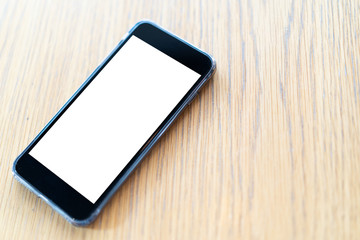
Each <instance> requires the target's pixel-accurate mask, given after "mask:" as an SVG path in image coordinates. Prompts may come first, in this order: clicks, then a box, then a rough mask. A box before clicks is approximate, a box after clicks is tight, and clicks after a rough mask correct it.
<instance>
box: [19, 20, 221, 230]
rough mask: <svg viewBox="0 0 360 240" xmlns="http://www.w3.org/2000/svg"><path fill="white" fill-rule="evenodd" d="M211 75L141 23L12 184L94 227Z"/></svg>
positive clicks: (196, 56)
mask: <svg viewBox="0 0 360 240" xmlns="http://www.w3.org/2000/svg"><path fill="white" fill-rule="evenodd" d="M214 71H215V61H214V59H213V58H212V57H211V56H210V55H208V54H207V53H205V52H203V51H201V50H199V49H198V48H196V47H194V46H192V45H191V44H189V43H187V42H186V41H184V40H182V39H180V38H179V37H177V36H175V35H173V34H171V33H169V32H168V31H166V30H164V29H162V28H161V27H159V26H158V25H156V24H154V23H152V22H150V21H141V22H139V23H137V24H136V25H135V26H134V27H133V28H132V29H131V30H130V31H129V32H128V33H127V34H126V35H125V37H124V38H123V39H122V40H121V41H120V43H119V44H118V45H117V46H116V47H115V49H114V50H113V51H112V52H111V53H110V55H109V56H108V57H107V58H106V59H105V60H104V61H103V62H102V63H101V64H100V66H98V67H97V68H96V69H95V71H94V72H93V73H92V74H91V75H90V76H89V78H88V79H87V80H86V81H85V82H84V83H83V84H82V86H81V87H80V88H79V89H78V90H77V91H76V92H75V94H74V95H73V96H72V97H71V98H70V99H69V100H68V101H67V102H66V103H65V105H64V106H63V107H62V108H61V109H60V111H59V112H58V113H57V114H56V115H55V116H54V117H53V118H52V119H51V121H50V122H49V123H48V124H47V125H46V126H45V127H44V129H43V130H42V131H41V132H40V133H39V134H38V135H37V136H36V138H35V139H34V140H33V141H32V142H31V143H30V145H29V146H28V147H27V148H26V149H25V150H24V151H23V152H22V153H21V154H20V156H19V157H18V158H17V159H16V160H15V162H14V165H13V173H14V176H15V178H16V179H18V180H19V181H20V182H21V183H22V184H24V185H25V186H26V187H28V188H29V189H30V190H31V191H33V192H34V193H35V194H37V195H38V196H39V197H40V198H41V199H43V200H45V202H47V203H48V204H49V205H50V206H51V207H52V208H53V209H55V210H56V211H57V212H59V213H60V214H61V215H62V216H64V217H65V218H66V219H67V220H68V221H69V222H71V223H72V224H74V225H79V226H82V225H87V224H89V223H91V222H92V221H93V220H94V219H95V217H96V216H97V215H98V214H99V212H100V211H101V209H102V208H103V207H104V206H105V204H106V203H107V202H108V201H109V199H110V198H111V196H112V195H113V194H114V193H115V191H116V190H117V189H118V188H119V187H120V186H121V184H122V183H123V182H124V181H125V180H126V179H127V177H128V176H129V175H130V174H131V172H132V171H134V169H135V167H136V166H137V165H138V164H139V163H140V162H141V160H142V159H143V158H144V156H145V155H146V153H147V152H149V150H150V149H151V148H152V147H153V146H154V144H155V143H156V142H157V141H158V139H159V138H160V137H161V136H162V135H163V134H164V132H165V130H166V129H168V128H169V126H170V124H171V123H172V122H173V121H174V120H175V119H176V117H177V116H179V114H180V113H181V111H182V110H183V109H184V108H185V107H186V106H187V105H188V104H189V103H190V102H191V100H192V99H193V98H194V97H195V96H196V94H197V92H198V91H199V89H200V88H201V87H202V86H203V85H204V84H205V83H206V82H207V81H208V80H209V79H210V78H211V76H212V75H213V73H214Z"/></svg>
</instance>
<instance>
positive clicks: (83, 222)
mask: <svg viewBox="0 0 360 240" xmlns="http://www.w3.org/2000/svg"><path fill="white" fill-rule="evenodd" d="M57 212H59V211H57ZM100 212H101V209H99V208H97V209H96V210H95V211H94V212H93V213H92V214H90V216H89V217H87V218H84V219H76V218H72V217H70V216H69V215H67V214H62V213H61V212H59V213H60V214H61V215H62V216H63V217H64V218H65V219H66V221H68V222H69V223H71V224H72V225H73V226H75V227H87V226H89V225H90V224H92V223H93V222H94V221H95V219H96V218H97V216H98V215H99V214H100Z"/></svg>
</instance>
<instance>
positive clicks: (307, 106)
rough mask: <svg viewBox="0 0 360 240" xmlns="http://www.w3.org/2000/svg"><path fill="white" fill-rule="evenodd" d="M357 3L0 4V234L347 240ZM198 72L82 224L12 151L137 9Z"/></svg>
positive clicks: (354, 177)
mask: <svg viewBox="0 0 360 240" xmlns="http://www.w3.org/2000/svg"><path fill="white" fill-rule="evenodd" d="M359 16H360V1H357V0H339V1H331V0H328V1H315V0H312V1H310V0H292V1H266V0H246V1H241V0H240V1H232V0H229V1H218V0H213V1H205V0H202V1H155V0H154V1H152V0H151V1H148V0H131V1H130V0H127V1H95V0H90V1H80V0H52V1H40V0H19V1H11V0H0V238H1V239H27V238H31V239H32V238H36V239H360V39H359V37H360V17H359ZM144 18H147V19H151V20H153V21H155V22H157V23H158V24H160V25H162V26H163V27H164V28H166V29H168V30H170V31H171V32H173V33H175V34H177V35H178V36H180V37H182V38H184V39H186V40H188V41H189V42H191V43H193V44H194V45H195V46H198V47H200V48H202V49H203V50H205V51H207V52H209V53H210V54H212V55H213V56H214V58H215V59H216V60H217V72H216V74H215V76H214V78H213V80H212V81H211V82H210V84H208V85H207V86H206V87H205V88H204V89H203V90H202V91H201V93H200V94H199V97H198V98H196V99H195V101H194V102H193V103H192V105H191V106H190V107H189V108H188V109H186V110H185V112H184V113H183V114H182V115H181V117H180V118H179V119H178V120H177V121H176V123H175V124H174V125H173V126H172V127H171V129H170V130H169V131H168V132H167V133H166V135H165V136H164V137H163V138H162V139H161V140H160V141H159V143H158V144H157V145H156V146H155V147H154V149H153V150H152V151H151V152H150V154H149V155H148V156H147V157H146V159H144V161H143V163H142V164H141V166H140V167H139V168H138V169H137V170H136V171H135V173H134V174H133V175H132V176H131V177H130V178H129V179H128V181H127V182H126V183H125V184H124V186H123V187H122V188H121V189H120V190H119V191H118V192H117V193H116V195H115V197H114V198H113V199H112V200H111V201H110V203H109V204H108V205H107V206H106V207H105V209H104V211H103V213H102V214H101V215H100V216H99V218H98V219H97V220H96V221H95V222H94V223H93V224H92V225H90V226H89V227H87V228H78V227H74V226H72V225H70V224H69V223H67V222H66V221H65V220H64V219H63V218H62V217H60V216H59V215H58V214H57V213H56V212H54V211H53V210H52V209H51V208H50V207H49V206H47V205H46V204H45V203H44V202H43V201H41V200H40V199H39V198H37V197H36V196H35V195H34V194H32V193H30V191H28V190H27V189H26V188H25V187H23V186H22V185H21V184H19V183H18V182H17V181H16V180H15V179H14V178H13V176H12V173H11V167H12V164H13V161H14V159H15V158H16V157H17V155H18V154H20V153H21V151H22V150H23V149H24V148H25V147H26V146H27V145H28V144H29V143H30V141H31V140H32V139H33V138H34V137H35V136H36V134H37V133H38V132H39V131H40V130H41V129H42V128H43V127H44V126H45V124H46V123H47V122H48V121H49V120H50V119H51V117H52V116H53V115H54V114H55V113H56V112H57V111H58V110H59V108H60V107H61V106H62V105H63V104H64V103H65V102H66V100H67V99H68V98H69V97H70V96H71V95H72V94H73V93H74V92H75V90H76V89H77V88H78V87H79V86H80V85H81V83H82V82H83V81H84V80H85V79H86V77H87V76H88V75H89V74H90V73H91V72H92V71H93V70H94V69H95V67H96V66H97V65H98V64H99V63H100V62H101V61H102V60H103V59H104V58H105V57H106V56H107V55H108V54H109V52H110V51H111V50H112V49H113V48H114V47H115V45H116V44H117V43H118V42H119V40H120V39H121V37H122V36H123V35H124V34H125V32H126V31H127V30H128V29H129V28H130V27H132V26H133V25H134V24H135V23H136V22H137V21H139V20H141V19H144Z"/></svg>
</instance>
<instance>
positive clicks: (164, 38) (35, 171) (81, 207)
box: [13, 21, 215, 225]
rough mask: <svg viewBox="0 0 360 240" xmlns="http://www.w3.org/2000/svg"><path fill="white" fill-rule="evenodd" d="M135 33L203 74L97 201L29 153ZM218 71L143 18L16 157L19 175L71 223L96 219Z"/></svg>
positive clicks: (198, 53) (15, 170)
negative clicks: (89, 197) (92, 200)
mask: <svg viewBox="0 0 360 240" xmlns="http://www.w3.org/2000/svg"><path fill="white" fill-rule="evenodd" d="M133 35H134V36H136V37H138V38H140V39H141V40H143V41H145V42H146V43H148V44H150V45H151V46H153V47H155V48H156V49H158V50H160V51H162V52H163V53H165V54H166V55H168V56H170V57H172V58H173V59H175V60H177V61H178V62H180V63H182V64H183V65H185V66H187V67H189V68H191V69H192V70H194V71H196V72H198V73H199V74H200V75H201V77H200V78H199V79H198V80H197V81H196V83H195V84H194V85H193V86H192V87H191V89H190V90H189V91H188V92H187V93H186V95H185V96H184V97H183V98H182V99H181V100H180V102H179V103H178V104H177V105H176V107H175V108H174V109H173V110H172V111H171V112H170V114H169V115H168V116H167V117H166V118H165V120H164V121H163V122H162V123H161V124H160V126H159V127H158V128H157V129H156V130H155V131H154V133H153V134H152V135H151V136H150V138H149V139H148V140H147V141H146V142H145V143H144V145H143V146H142V147H141V148H140V149H139V150H138V152H137V153H136V154H135V156H134V157H133V158H132V159H131V160H130V161H129V163H128V164H127V165H126V167H125V168H124V169H123V170H122V171H121V172H120V173H119V175H118V176H117V177H116V178H115V179H114V180H113V182H112V183H111V184H110V185H109V187H108V188H107V189H106V190H105V191H104V193H103V194H102V195H101V196H100V198H99V199H98V200H97V201H96V202H95V203H94V204H93V203H91V202H90V201H89V200H88V199H86V198H85V197H84V196H82V195H81V194H80V193H78V192H77V191H76V190H75V189H73V188H72V187H71V186H70V185H68V184H67V183H66V182H64V181H63V180H61V179H60V178H59V177H57V176H56V175H55V174H54V173H52V172H51V171H50V170H49V169H47V168H46V167H45V166H43V165H42V164H41V163H40V162H38V161H37V160H36V159H35V158H33V157H32V156H31V155H29V152H30V151H31V149H32V148H33V147H34V146H35V145H36V144H37V142H39V141H40V139H41V138H42V137H43V136H44V135H45V134H46V132H47V131H48V130H49V129H50V128H51V127H52V126H53V125H54V124H55V123H56V121H57V120H58V119H59V118H60V117H61V116H62V114H63V113H64V112H65V111H66V110H67V109H68V108H69V107H70V106H71V104H72V103H73V102H74V101H75V100H76V99H77V97H78V96H80V94H81V93H82V92H83V91H84V90H85V89H86V87H87V86H88V85H89V84H90V83H91V82H92V81H93V80H94V79H95V78H96V76H97V75H98V73H99V72H100V71H101V70H102V69H103V68H104V67H105V66H106V65H107V63H108V62H110V61H111V59H112V58H113V57H114V56H115V55H116V54H117V53H118V51H119V50H120V49H121V48H122V46H124V45H125V44H126V42H127V41H128V40H129V39H130V37H131V36H133ZM214 70H215V61H214V60H213V58H212V57H211V56H210V55H208V54H207V53H205V52H203V51H201V50H199V49H198V48H196V47H194V46H192V45H191V44H189V43H187V42H185V41H184V40H182V39H180V38H179V37H177V36H175V35H173V34H171V33H169V32H168V31H166V30H164V29H162V28H161V27H159V26H158V25H156V24H154V23H152V22H150V21H141V22H139V23H137V24H136V25H135V26H134V27H133V28H132V29H131V30H130V31H129V32H128V34H126V36H125V37H124V38H123V39H122V40H121V41H120V42H119V44H118V45H117V46H116V47H115V49H114V50H113V51H112V52H111V53H110V54H109V56H108V57H107V58H106V59H105V60H104V61H103V62H102V63H101V64H100V65H99V66H98V67H97V68H96V69H95V70H94V72H93V73H92V74H91V75H90V76H89V77H88V79H87V80H86V81H85V82H84V83H83V84H82V85H81V87H80V88H79V89H78V90H77V91H76V92H75V93H74V95H73V96H72V97H71V98H70V99H69V100H68V101H67V102H66V103H65V105H64V106H63V107H62V108H61V109H60V110H59V111H58V113H57V114H56V115H55V116H54V117H53V118H52V119H51V120H50V122H49V123H48V124H47V125H46V126H45V127H44V129H43V130H42V131H41V132H40V133H39V134H38V135H37V136H36V137H35V139H34V140H33V141H32V142H31V143H30V144H29V146H28V147H27V148H26V149H25V150H24V151H23V152H22V153H21V154H20V155H19V157H18V158H17V159H16V160H15V162H14V165H13V173H14V175H15V177H16V178H17V179H18V180H19V181H20V182H21V183H23V184H24V185H26V186H27V187H28V188H29V189H30V190H32V191H33V192H35V193H36V194H37V195H38V196H39V197H41V198H42V199H44V200H45V201H46V202H47V203H48V204H49V205H51V206H52V207H53V208H54V209H55V210H56V211H58V212H59V213H60V214H61V215H63V216H64V217H65V218H66V219H67V220H68V221H70V222H71V223H73V224H75V225H87V224H89V223H90V222H92V221H93V220H94V219H95V217H96V216H97V215H98V213H99V212H100V210H101V209H102V208H103V207H104V205H105V204H106V203H107V202H108V201H109V199H110V198H111V196H112V195H113V194H114V193H115V192H116V190H117V189H118V188H119V187H120V186H121V185H122V184H123V183H124V181H125V180H126V179H127V177H128V176H129V175H130V174H131V173H132V172H133V170H134V169H135V167H136V166H137V165H138V164H139V163H140V162H141V160H142V159H143V157H144V156H145V155H146V153H147V152H148V151H149V150H150V149H151V147H152V146H153V145H154V144H155V143H156V142H157V140H158V139H159V138H160V137H161V136H162V135H163V133H164V132H165V130H166V129H168V127H169V126H170V124H171V123H172V122H173V121H174V120H175V118H176V117H177V116H178V115H179V114H180V113H181V111H182V110H183V109H184V108H185V107H186V106H187V105H188V104H189V102H190V101H191V100H192V98H193V97H194V96H195V95H196V93H197V92H198V91H199V89H200V88H201V87H202V86H203V85H204V83H205V82H206V81H207V80H208V79H209V78H210V77H211V76H212V74H213V72H214Z"/></svg>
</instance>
